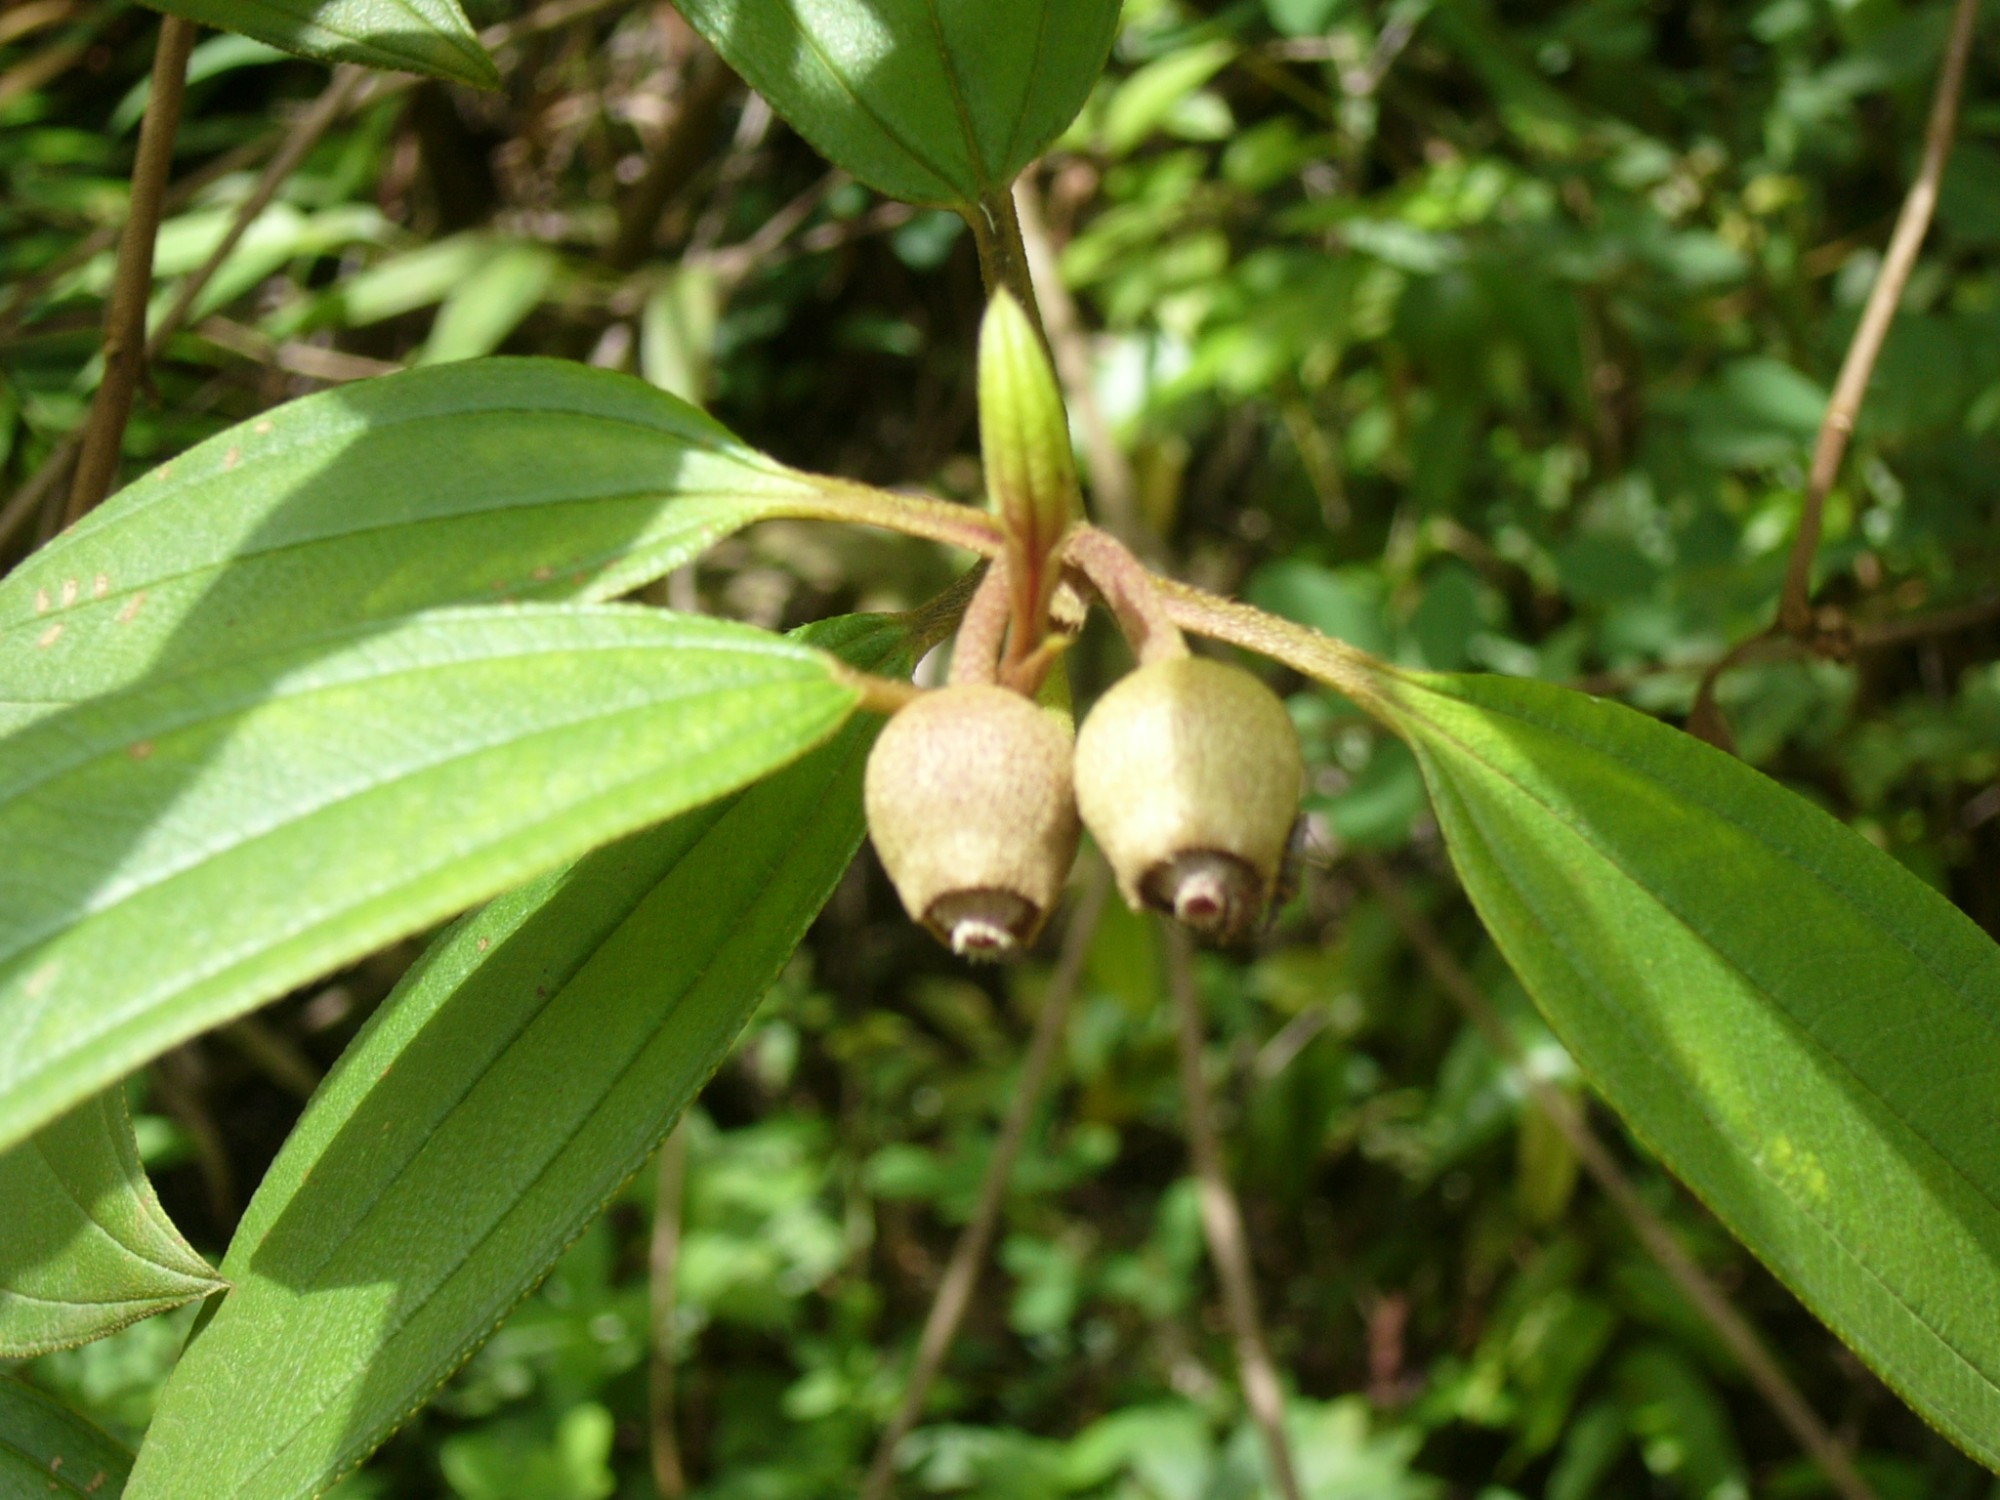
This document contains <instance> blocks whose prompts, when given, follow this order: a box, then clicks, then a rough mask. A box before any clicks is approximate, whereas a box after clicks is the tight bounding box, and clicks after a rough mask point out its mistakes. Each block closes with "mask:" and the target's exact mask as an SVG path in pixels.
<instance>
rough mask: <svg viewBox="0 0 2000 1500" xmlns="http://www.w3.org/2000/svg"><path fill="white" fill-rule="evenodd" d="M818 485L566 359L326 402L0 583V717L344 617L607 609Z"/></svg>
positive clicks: (222, 438) (112, 511)
mask: <svg viewBox="0 0 2000 1500" xmlns="http://www.w3.org/2000/svg"><path fill="white" fill-rule="evenodd" d="M816 485H817V481H814V480H812V479H810V478H809V477H807V476H806V475H803V474H799V473H796V472H794V471H792V470H790V469H787V468H785V467H783V466H782V465H780V464H778V463H776V462H775V461H773V460H771V459H768V458H765V457H764V456H763V455H762V454H759V453H758V452H756V451H755V450H754V449H751V448H748V447H745V446H744V445H743V444H742V443H740V442H738V441H737V439H736V438H734V437H732V436H731V435H730V434H729V432H728V431H727V430H725V429H724V428H722V427H721V426H719V425H717V424H716V423H715V422H712V421H710V420H709V419H708V418H707V417H705V416H703V415H702V414H701V413H700V412H699V411H697V410H695V408H693V407H691V406H689V405H687V404H686V403H685V402H682V401H678V400H676V399H674V398H673V397H672V396H668V395H665V394H664V393H662V392H660V391H657V390H655V389H653V388H652V387H651V386H648V385H646V384H645V383H644V382H642V381H637V380H633V379H631V378H630V377H628V376H623V375H614V374H611V373H610V372H608V371H604V370H593V369H589V368H587V367H585V366H583V365H577V364H571V363H567V362H564V361H560V360H547V359H492V360H479V361H475V362H471V363H467V364H460V365H449V366H443V367H440V368H438V369H434V370H418V371H412V372H410V373H408V374H404V375H391V376H386V377H384V378H382V379H379V380H366V381H360V382H357V383H356V384H353V385H349V386H343V387H341V388H339V389H337V390H331V391H325V392H321V393H320V394H318V395H314V396H308V397H305V398H304V399H303V400H299V401H294V402H291V403H290V404H288V405H285V406H281V407H279V408H277V409H276V410H274V411H271V412H267V413H266V414H264V415H263V416H261V417H257V418H255V419H254V420H252V421H249V422H245V423H243V424H242V425H240V426H238V427H234V428H231V429H230V430H229V431H227V432H224V433H221V434H219V435H217V436H216V437H214V438H211V439H210V440H209V441H207V442H205V443H203V444H201V445H200V446H198V447H196V448H193V449H191V450H189V451H188V452H186V453H183V454H181V455H180V456H179V457H178V458H176V459H174V460H173V461H172V462H171V463H168V464H165V465H163V466H162V467H160V468H158V469H155V470H153V471H152V472H151V473H149V474H147V475H145V476H144V477H143V478H141V479H139V480H137V481H135V482H134V483H133V484H131V485H130V486H128V487H127V488H126V489H124V490H123V491H121V492H120V493H119V494H117V495H115V496H114V497H112V499H111V500H110V501H109V502H108V503H106V504H105V505H103V506H101V507H99V508H98V509H97V510H96V511H94V512H92V513H91V515H90V516H89V517H88V518H86V519H85V520H83V521H82V522H80V523H78V525H77V526H76V527H75V528H73V529H72V530H70V531H69V532H67V533H65V534H64V535H63V536H61V537H59V538H57V539H56V541H55V542H53V543H52V544H51V545H49V546H48V547H45V548H43V549H42V550H41V551H40V552H37V553H36V554H35V555H34V556H32V557H30V558H29V559H28V560H27V561H26V562H24V563H23V564H22V565H21V566H20V567H19V568H18V569H17V570H16V571H15V572H14V573H13V574H12V575H10V576H9V577H8V578H7V579H6V581H5V582H4V583H0V730H5V729H8V728H11V727H14V726H16V725H19V724H21V723H24V722H27V721H28V720H30V719H32V718H35V717H37V716H39V715H42V714H46V713H49V712H51V711H53V710H54V709H55V708H56V707H58V706H60V705H62V704H65V703H72V702H75V701H77V700H79V699H82V698H87V697H91V696H93V695H96V694H99V693H104V692H108V691H110V690H112V689H113V688H117V687H121V686H124V685H126V684H128V683H130V682H132V681H134V680H136V679H137V678H139V677H141V676H143V675H147V674H151V675H155V676H158V675H164V674H165V673H167V672H170V671H174V670H179V669H184V668H185V667H187V666H188V665H190V664H192V663H194V662H198V661H209V660H216V659H220V658H223V657H227V656H232V655H242V654H244V653H246V652H252V651H256V650H259V649H262V648H265V647H268V646H271V645H275V644H279V643H281V642H284V641H289V640H296V639H299V638H301V637H303V636H309V635H315V634H318V633H321V632H324V631H325V630H327V629H329V628H333V627H340V626H346V625H350V624H359V623H361V622H364V621H368V620H383V619H389V618H393V617H396V616H400V615H404V614H408V613H410V612H412V611H414V610H418V609H426V608H430V607H433V606H436V605H440V604H462V603H477V602H492V601H498V600H504V599H513V598H544V599H552V598H583V599H604V598H608V597H610V596H612V595H614V594H618V593H622V592H624V591H626V590H627V589H631V588H633V587H635V586H637V585H638V584H641V583H644V582H646V581H647V580H649V579H651V578H656V577H659V576H661V575H662V574H664V573H666V572H667V571H669V570H670V569H672V568H675V567H678V566H679V565H680V564H682V563H684V562H687V561H689V560H690V559H692V558H693V557H695V556H696V555H698V554H699V553H700V552H701V551H702V550H703V549H704V548H706V547H708V546H709V545H711V544H712V543H713V542H715V541H716V540H717V539H718V538H720V537H722V536H725V535H727V534H728V533H729V532H731V531H734V530H735V529H737V528H738V527H741V526H745V525H748V524H749V523H750V522H752V521H755V520H758V519H760V518H761V517H763V516H766V515H771V514H776V513H779V512H781V511H783V510H784V509H785V506H786V502H787V501H788V500H790V501H797V500H798V499H799V498H800V497H801V496H802V495H809V494H811V493H814V491H815V489H816Z"/></svg>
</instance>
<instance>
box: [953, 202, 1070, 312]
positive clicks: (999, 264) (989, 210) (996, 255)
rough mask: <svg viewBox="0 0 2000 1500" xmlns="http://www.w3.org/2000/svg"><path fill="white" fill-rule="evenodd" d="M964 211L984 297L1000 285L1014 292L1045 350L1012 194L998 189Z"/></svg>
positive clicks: (1037, 302)
mask: <svg viewBox="0 0 2000 1500" xmlns="http://www.w3.org/2000/svg"><path fill="white" fill-rule="evenodd" d="M964 213H965V222H966V223H967V224H969V225H971V226H972V243H973V244H974V246H975V247H977V249H978V251H979V279H980V281H981V283H982V284H983V285H984V286H985V288H986V295H987V297H988V298H989V299H990V298H991V297H992V296H993V294H994V293H995V292H997V291H1001V290H1003V289H1004V290H1006V291H1008V292H1011V293H1013V295H1014V300H1015V301H1016V302H1018V303H1020V304H1021V308H1022V310H1023V311H1024V312H1026V313H1027V315H1028V321H1029V322H1030V323H1032V324H1034V326H1035V337H1037V338H1039V339H1040V340H1041V341H1042V348H1043V350H1044V351H1047V349H1048V347H1049V336H1048V333H1047V331H1046V330H1045V329H1044V328H1043V327H1042V305H1041V303H1040V302H1039V301H1037V300H1036V297H1035V279H1034V275H1033V273H1032V272H1031V271H1030V270H1029V269H1028V249H1027V246H1026V245H1024V244H1023V243H1022V242H1021V220H1020V217H1019V215H1018V214H1017V213H1016V211H1015V208H1014V198H1013V195H1012V194H1011V193H1009V192H1008V191H1007V190H1006V189H1005V188H1001V189H998V190H996V191H994V192H991V193H988V194H986V195H985V196H984V197H982V198H981V199H980V200H979V202H978V203H976V204H974V205H973V206H972V207H970V208H968V209H966V210H965V211H964Z"/></svg>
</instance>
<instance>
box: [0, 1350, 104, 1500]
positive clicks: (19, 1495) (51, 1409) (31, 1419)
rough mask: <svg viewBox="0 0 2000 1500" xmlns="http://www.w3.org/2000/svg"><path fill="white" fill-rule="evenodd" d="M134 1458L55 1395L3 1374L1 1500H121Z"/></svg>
mask: <svg viewBox="0 0 2000 1500" xmlns="http://www.w3.org/2000/svg"><path fill="white" fill-rule="evenodd" d="M131 1468H132V1455H131V1454H129V1453H127V1452H126V1451H125V1450H124V1449H123V1448H122V1447H120V1446H119V1445H118V1443H117V1442H115V1441H114V1440H113V1439H111V1438H110V1437H108V1436H106V1435H105V1434H104V1433H102V1432H100V1431H98V1429H97V1428H95V1427H93V1426H92V1425H91V1424H90V1423H89V1422H86V1421H85V1420H84V1419H83V1418H82V1417H80V1416H78V1415H77V1414H76V1413H75V1412H73V1411H71V1410H70V1409H69V1408H68V1407H66V1406H64V1405H63V1404H62V1403H61V1402H59V1401H57V1400H55V1399H54V1398H53V1397H51V1396H47V1395H45V1394H43V1393H42V1392H41V1391H38V1390H36V1389H35V1388H34V1387H33V1386H31V1385H25V1384H23V1383H22V1382H21V1381H18V1380H15V1379H13V1378H11V1377H9V1376H6V1375H0V1496H4V1497H6V1500H28V1497H29V1496H33V1497H34V1500H72V1497H76V1496H85V1495H87V1496H89V1497H90V1500H118V1496H119V1495H120V1494H121V1493H123V1491H124V1486H125V1476H126V1474H128V1473H129V1472H130V1471H131Z"/></svg>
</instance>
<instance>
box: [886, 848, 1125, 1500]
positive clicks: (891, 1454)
mask: <svg viewBox="0 0 2000 1500" xmlns="http://www.w3.org/2000/svg"><path fill="white" fill-rule="evenodd" d="M1110 888H1111V881H1110V878H1109V872H1108V871H1107V870H1106V868H1105V866H1104V864H1103V862H1102V861H1096V862H1094V863H1093V865H1092V867H1091V870H1090V873H1089V874H1088V876H1087V877H1086V884H1085V887H1084V894H1083V899H1082V900H1081V901H1080V902H1078V903H1077V908H1076V913H1075V915H1074V916H1072V917H1071V918H1070V927H1069V932H1068V933H1067V934H1066V935H1065V936H1064V938H1063V948H1062V956H1061V957H1060V958H1059V959H1058V960H1057V961H1056V971H1055V975H1054V977H1052V978H1051V979H1050V980H1049V987H1048V991H1047V993H1046V994H1044V995H1043V997H1042V1008H1041V1013H1040V1014H1039V1015H1037V1016H1036V1017H1035V1032H1034V1035H1033V1037H1032V1038H1030V1040H1029V1042H1028V1055H1027V1056H1026V1057H1025V1058H1024V1059H1023V1060H1022V1063H1021V1076H1020V1078H1019V1080H1018V1081H1016V1083H1015V1085H1014V1092H1013V1098H1012V1101H1011V1102H1010V1103H1009V1104H1008V1106H1007V1118H1006V1120H1005V1121H1004V1122H1002V1124H1001V1126H1000V1136H999V1139H998V1140H996V1141H995V1142H994V1143H993V1155H992V1158H991V1159H990V1160H989V1161H988V1162H987V1164H986V1175H985V1176H984V1177H982V1178H981V1179H980V1182H979V1198H978V1201H977V1202H976V1204H975V1205H974V1207H973V1210H972V1217H971V1219H969V1220H968V1221H967V1222H966V1226H965V1228H964V1229H963V1230H961V1231H960V1232H959V1236H958V1242H957V1243H956V1244H955V1245H953V1246H952V1249H951V1260H950V1262H949V1263H948V1264H947V1265H946V1266H945V1272H944V1278H943V1279H942V1280H941V1281H940V1282H939V1283H938V1289H937V1296H936V1297H935V1298H933V1299H932V1301H931V1309H930V1313H929V1314H928V1315H927V1316H926V1317H925V1319H924V1328H923V1333H922V1334H921V1335H920V1336H919V1337H918V1340H917V1357H916V1362H915V1363H914V1364H913V1365H912V1366H911V1369H910V1379H909V1384H907V1385H906V1386H904V1387H903V1399H902V1400H901V1401H900V1402H899V1403H898V1404H897V1407H896V1414H895V1416H894V1417H892V1418H891V1419H890V1421H889V1425H888V1426H887V1427H886V1428H884V1429H883V1432H882V1440H881V1442H880V1443H878V1444H877V1445H876V1448H875V1458H874V1461H873V1462H872V1463H870V1464H869V1466H868V1478H867V1480H866V1481H865V1482H864V1483H863V1484H862V1486H861V1500H887V1497H888V1495H889V1493H890V1487H891V1485H892V1484H893V1483H894V1480H895V1473H896V1450H897V1449H898V1448H900V1447H901V1446H902V1443H903V1439H904V1438H906V1437H908V1436H909V1435H910V1430H911V1429H912V1428H914V1427H915V1426H916V1425H917V1419H918V1417H920V1416H921V1415H922V1414H923V1409H924V1398H925V1397H926V1396H927V1395H929V1394H930V1388H931V1384H932V1382H933V1381H935V1380H936V1379H937V1374H938V1371H939V1370H941V1369H942V1368H943V1367H944V1361H945V1356H946V1355H947V1354H949V1353H950V1352H951V1346H952V1342H953V1341H954V1340H955V1339H956V1338H957V1337H958V1329H959V1325H960V1324H961V1323H963V1322H964V1321H965V1312H966V1309H967V1308H968V1307H970V1306H971V1304H972V1293H973V1289H974V1288H975V1287H976V1286H977V1285H978V1282H979V1271H980V1267H981V1266H983V1265H984V1264H985V1263H986V1257H987V1254H988V1252H989V1251H990V1250H991V1249H992V1246H993V1236H994V1233H995V1231H996V1230H997V1229H998V1228H999V1225H1000V1209H1001V1206H1002V1204H1003V1202H1004V1200H1005V1198H1006V1195H1007V1182H1008V1179H1009V1178H1011V1177H1012V1176H1013V1174H1014V1162H1015V1159H1016V1158H1017V1157H1019V1156H1020V1154H1021V1147H1022V1145H1023V1143H1024V1142H1025V1141H1026V1140H1027V1137H1028V1127H1029V1126H1030V1125H1031V1124H1033V1123H1034V1118H1035V1110H1036V1108H1037V1107H1038V1106H1039V1105H1040V1103H1041V1099H1042V1093H1043V1091H1044V1090H1045V1089H1046V1088H1047V1086H1048V1081H1049V1075H1050V1073H1051V1071H1052V1070H1053V1069H1054V1067H1055V1062H1056V1053H1057V1051H1058V1049H1059V1048H1060V1046H1061V1043H1062V1037H1063V1029H1064V1026H1065V1023H1066V1022H1067V1021H1068V1019H1069V1007H1070V1001H1071V999H1072V998H1074V996H1075V994H1076V987H1077V982H1078V980H1079V979H1080V978H1081V977H1082V975H1083V963H1084V959H1085V958H1087V957H1088V956H1089V954H1090V942H1091V939H1092V938H1093V937H1094V936H1095V935H1096V932H1097V923H1098V919H1099V918H1100V917H1101V916H1103V914H1104V902H1105V898H1106V895H1107V893H1108V892H1109V891H1110Z"/></svg>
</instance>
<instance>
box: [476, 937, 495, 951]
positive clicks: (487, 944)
mask: <svg viewBox="0 0 2000 1500" xmlns="http://www.w3.org/2000/svg"><path fill="white" fill-rule="evenodd" d="M492 946H493V939H492V938H481V939H480V940H479V951H480V952H481V953H484V952H485V951H486V950H487V949H488V948H491V947H492Z"/></svg>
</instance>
